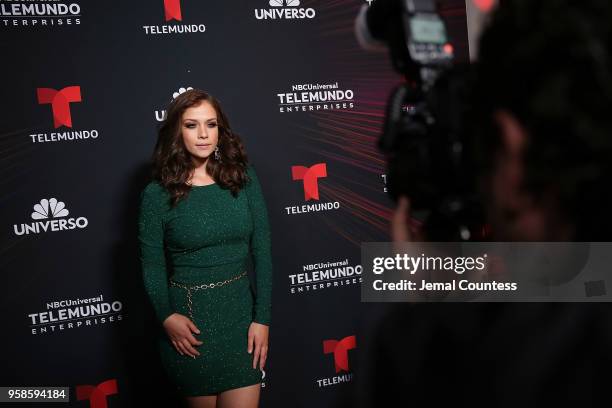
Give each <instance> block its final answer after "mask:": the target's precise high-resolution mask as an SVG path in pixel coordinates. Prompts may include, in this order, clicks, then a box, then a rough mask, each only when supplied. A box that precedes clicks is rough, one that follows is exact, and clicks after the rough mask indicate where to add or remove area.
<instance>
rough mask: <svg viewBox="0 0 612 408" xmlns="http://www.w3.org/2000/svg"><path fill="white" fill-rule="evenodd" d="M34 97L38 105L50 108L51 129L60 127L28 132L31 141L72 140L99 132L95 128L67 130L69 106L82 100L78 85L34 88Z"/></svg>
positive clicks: (91, 136)
mask: <svg viewBox="0 0 612 408" xmlns="http://www.w3.org/2000/svg"><path fill="white" fill-rule="evenodd" d="M36 98H37V102H38V104H39V105H41V106H48V107H49V108H50V109H49V110H50V111H51V113H52V115H53V129H59V128H62V129H60V130H57V131H49V132H44V133H33V134H30V135H29V136H30V138H31V139H32V143H49V142H72V141H77V140H91V139H97V138H98V136H99V132H98V130H96V129H89V130H79V129H74V130H68V129H72V110H71V107H72V106H73V104H76V103H81V102H82V94H81V87H80V86H78V85H72V86H67V87H65V88H62V89H54V88H36Z"/></svg>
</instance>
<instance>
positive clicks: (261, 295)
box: [245, 165, 272, 369]
mask: <svg viewBox="0 0 612 408" xmlns="http://www.w3.org/2000/svg"><path fill="white" fill-rule="evenodd" d="M247 174H248V175H249V177H250V181H249V182H248V183H247V186H246V188H245V190H246V193H247V199H248V202H249V208H250V211H251V217H252V220H253V233H252V235H251V242H250V246H251V252H252V254H253V259H254V264H255V274H256V284H255V291H256V295H255V305H254V312H253V323H251V326H250V327H249V336H248V337H249V338H248V352H249V353H251V352H252V351H255V353H254V355H253V357H254V358H253V368H255V366H256V364H257V361H258V360H259V367H260V368H262V369H263V366H264V363H265V360H266V357H267V350H268V326H269V325H270V315H271V302H272V251H271V242H270V224H269V220H268V210H267V208H266V202H265V199H264V196H263V193H262V191H261V185H260V184H259V179H258V177H257V174H256V173H255V170H254V168H253V167H252V165H249V166H248V167H247Z"/></svg>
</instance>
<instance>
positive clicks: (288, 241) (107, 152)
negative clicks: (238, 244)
mask: <svg viewBox="0 0 612 408" xmlns="http://www.w3.org/2000/svg"><path fill="white" fill-rule="evenodd" d="M363 4H368V1H362V0H286V1H282V0H249V1H197V0H165V1H164V0H149V1H128V2H103V1H93V0H87V1H85V0H75V1H71V0H66V1H64V0H57V1H42V0H32V1H18V0H15V1H11V0H1V1H0V33H1V34H0V47H1V53H2V54H1V55H2V64H1V65H2V72H3V85H2V91H1V92H2V94H3V103H2V106H3V108H2V111H3V112H2V115H1V118H0V125H1V134H2V138H1V140H0V144H1V145H0V152H1V155H2V177H1V181H2V196H3V199H2V247H1V249H2V256H1V268H2V271H1V272H2V274H1V276H2V279H3V282H2V285H1V288H2V294H1V296H0V305H1V309H2V333H3V335H2V336H1V339H0V349H1V354H2V358H1V360H2V366H3V370H2V373H1V374H0V386H63V387H68V389H69V397H70V403H69V404H67V405H68V406H71V407H73V406H74V407H95V408H103V407H139V406H153V404H155V405H164V404H165V406H179V404H180V398H179V397H178V396H177V395H176V393H175V392H174V390H173V388H172V385H171V383H170V382H169V380H168V378H166V376H165V373H164V372H163V369H162V368H161V365H160V362H159V359H158V356H157V349H156V343H155V335H156V331H155V330H157V329H156V326H155V318H154V315H153V311H152V308H151V306H150V304H149V301H148V298H147V297H146V295H145V292H144V288H143V283H142V275H141V270H140V265H139V259H138V255H139V253H138V242H137V236H136V233H137V224H136V220H137V215H138V206H139V194H140V191H141V190H142V188H143V187H144V185H145V184H146V182H147V181H148V176H149V172H150V167H149V158H150V155H151V153H152V150H153V146H154V144H155V141H156V137H157V133H156V132H157V129H158V127H159V125H160V123H161V121H162V120H163V119H164V115H165V109H166V107H167V105H168V103H169V102H170V101H171V100H172V98H173V97H175V96H176V95H178V94H180V93H181V92H184V91H185V90H186V89H189V88H190V87H192V88H199V89H203V90H205V91H208V92H210V93H211V94H213V95H214V96H216V97H217V98H218V99H219V100H220V101H221V104H222V106H223V108H224V109H225V111H226V112H227V114H228V116H229V119H230V123H231V124H232V126H233V128H234V130H235V131H236V132H237V133H238V134H239V135H240V136H241V138H242V140H243V142H244V144H245V146H246V148H247V152H248V155H249V158H250V161H251V162H252V163H253V165H254V166H255V168H256V170H257V172H258V175H259V178H260V181H261V184H262V188H263V191H264V195H265V198H266V202H267V207H268V212H269V215H270V222H271V228H272V250H273V264H274V287H273V303H272V325H271V331H270V333H271V339H270V352H269V359H268V362H267V364H266V368H265V378H264V383H263V390H262V404H261V405H262V406H263V407H289V406H291V407H302V406H303V407H307V406H317V407H322V406H331V405H333V404H334V401H335V400H336V399H337V398H338V397H339V396H340V395H341V394H342V393H343V392H345V391H347V390H349V389H350V387H351V386H352V383H353V380H354V377H355V376H357V375H359V368H358V362H357V361H356V359H355V358H352V356H354V355H355V354H354V353H355V351H356V350H357V349H358V348H359V347H360V345H361V344H362V343H363V341H364V339H361V338H360V337H359V335H358V333H357V327H358V325H359V324H360V323H359V321H360V320H359V319H360V316H362V315H363V314H364V313H365V311H366V309H367V308H368V307H369V306H368V304H362V303H360V284H361V281H362V278H361V265H360V243H361V242H363V241H387V240H388V224H389V218H390V215H391V212H392V208H393V203H392V202H391V201H390V200H389V198H388V197H387V195H386V192H385V174H384V173H385V162H384V159H383V157H382V156H381V155H380V153H379V152H378V150H377V148H376V141H377V139H378V137H379V134H380V132H381V128H382V124H383V120H384V109H385V105H386V102H387V97H388V94H389V92H390V91H391V90H392V89H393V87H394V86H395V85H397V84H398V83H400V82H401V81H402V78H401V76H400V75H398V74H397V73H396V72H394V71H393V69H392V68H391V63H390V60H389V57H388V53H387V52H369V51H365V50H362V49H361V48H360V47H359V45H358V43H357V40H356V37H355V34H354V28H353V27H354V20H355V17H356V16H357V13H358V11H359V9H360V8H361V6H362V5H363ZM441 13H442V15H443V17H444V18H445V19H446V21H447V24H448V27H449V30H450V36H451V40H452V42H453V45H454V47H455V53H456V58H457V59H459V60H467V58H468V47H467V28H466V11H465V2H464V1H456V0H447V1H443V2H442V3H441ZM245 347H246V339H245ZM19 406H27V404H25V403H24V404H19ZM32 406H41V405H36V404H33V405H32Z"/></svg>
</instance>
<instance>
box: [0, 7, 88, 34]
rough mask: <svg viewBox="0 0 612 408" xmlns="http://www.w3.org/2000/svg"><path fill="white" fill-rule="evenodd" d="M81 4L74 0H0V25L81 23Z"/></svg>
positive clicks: (63, 25) (37, 26)
mask: <svg viewBox="0 0 612 408" xmlns="http://www.w3.org/2000/svg"><path fill="white" fill-rule="evenodd" d="M81 18H82V15H81V6H80V5H79V3H77V2H74V1H60V0H54V1H49V0H28V1H12V0H0V25H2V26H4V27H18V28H22V29H28V28H60V27H66V26H73V25H80V24H81Z"/></svg>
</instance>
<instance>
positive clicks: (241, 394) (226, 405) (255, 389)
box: [217, 384, 261, 408]
mask: <svg viewBox="0 0 612 408" xmlns="http://www.w3.org/2000/svg"><path fill="white" fill-rule="evenodd" d="M260 391H261V384H253V385H248V386H246V387H240V388H234V389H233V390H227V391H223V392H222V393H220V394H219V395H218V397H217V408H257V407H258V406H259V393H260Z"/></svg>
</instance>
